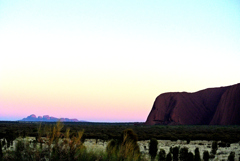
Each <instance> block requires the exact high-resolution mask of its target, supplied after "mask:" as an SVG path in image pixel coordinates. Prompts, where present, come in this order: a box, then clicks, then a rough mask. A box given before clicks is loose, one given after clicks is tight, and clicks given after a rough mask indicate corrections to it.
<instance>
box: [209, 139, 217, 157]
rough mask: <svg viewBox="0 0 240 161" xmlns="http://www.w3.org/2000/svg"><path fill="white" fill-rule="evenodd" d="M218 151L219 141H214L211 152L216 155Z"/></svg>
mask: <svg viewBox="0 0 240 161" xmlns="http://www.w3.org/2000/svg"><path fill="white" fill-rule="evenodd" d="M217 149H218V144H217V141H213V142H212V151H211V153H212V154H214V155H215V154H216V152H217Z"/></svg>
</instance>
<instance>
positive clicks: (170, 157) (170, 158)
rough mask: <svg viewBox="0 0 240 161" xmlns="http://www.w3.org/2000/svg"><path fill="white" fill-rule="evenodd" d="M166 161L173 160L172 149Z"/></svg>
mask: <svg viewBox="0 0 240 161" xmlns="http://www.w3.org/2000/svg"><path fill="white" fill-rule="evenodd" d="M166 161H172V153H171V152H170V151H169V153H168V154H167V157H166Z"/></svg>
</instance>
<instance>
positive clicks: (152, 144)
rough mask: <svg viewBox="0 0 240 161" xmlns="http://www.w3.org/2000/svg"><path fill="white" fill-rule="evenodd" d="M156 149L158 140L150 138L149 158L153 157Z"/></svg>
mask: <svg viewBox="0 0 240 161" xmlns="http://www.w3.org/2000/svg"><path fill="white" fill-rule="evenodd" d="M157 151H158V141H157V139H155V138H152V139H151V140H150V143H149V154H150V156H151V159H152V160H153V159H155V157H156V155H157Z"/></svg>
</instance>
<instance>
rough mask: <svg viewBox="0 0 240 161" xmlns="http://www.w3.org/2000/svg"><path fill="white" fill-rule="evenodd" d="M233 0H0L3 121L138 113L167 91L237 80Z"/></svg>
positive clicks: (238, 11)
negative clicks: (46, 116) (34, 116)
mask: <svg viewBox="0 0 240 161" xmlns="http://www.w3.org/2000/svg"><path fill="white" fill-rule="evenodd" d="M239 62H240V2H239V1H238V0H230V1H228V0H221V1H219V0H211V1H192V0H183V1H177V0H169V1H165V0H150V1H146V0H128V1H120V0H115V1H112V0H102V1H97V0H90V1H82V0H79V1H77V0H72V1H66V0H53V1H48V0H33V1H27V0H16V1H3V0H0V120H18V119H22V118H23V117H26V116H29V115H31V114H35V115H37V116H42V115H46V114H47V115H50V116H54V117H68V118H77V119H79V120H86V121H101V122H105V121H110V122H123V121H139V122H140V121H145V120H146V119H147V116H148V114H149V112H150V110H151V108H152V104H153V102H154V100H155V98H156V97H157V96H158V95H159V94H161V93H164V92H178V91H179V92H181V91H187V92H195V91H198V90H201V89H204V88H209V87H218V86H228V85H232V84H236V83H239V82H240V74H239V69H240V63H239Z"/></svg>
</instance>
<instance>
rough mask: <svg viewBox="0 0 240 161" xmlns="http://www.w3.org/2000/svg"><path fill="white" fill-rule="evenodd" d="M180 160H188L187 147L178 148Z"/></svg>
mask: <svg viewBox="0 0 240 161" xmlns="http://www.w3.org/2000/svg"><path fill="white" fill-rule="evenodd" d="M179 159H180V161H187V160H188V148H186V147H183V148H181V149H180V156H179Z"/></svg>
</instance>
